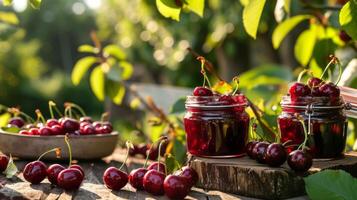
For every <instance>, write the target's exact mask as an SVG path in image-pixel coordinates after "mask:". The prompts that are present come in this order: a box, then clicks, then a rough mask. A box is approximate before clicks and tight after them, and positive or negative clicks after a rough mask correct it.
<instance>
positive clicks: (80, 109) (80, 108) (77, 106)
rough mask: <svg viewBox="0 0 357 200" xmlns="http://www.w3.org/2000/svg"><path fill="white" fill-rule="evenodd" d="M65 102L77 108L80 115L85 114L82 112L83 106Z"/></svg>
mask: <svg viewBox="0 0 357 200" xmlns="http://www.w3.org/2000/svg"><path fill="white" fill-rule="evenodd" d="M66 104H68V106H70V107H73V108H75V109H77V110H78V111H79V112H80V113H81V115H82V116H83V117H84V116H87V115H86V113H85V112H84V110H83V108H82V107H80V106H79V105H77V104H75V103H66Z"/></svg>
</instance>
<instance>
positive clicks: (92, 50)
mask: <svg viewBox="0 0 357 200" xmlns="http://www.w3.org/2000/svg"><path fill="white" fill-rule="evenodd" d="M78 51H79V52H82V53H98V49H97V48H95V47H94V46H92V45H88V44H83V45H81V46H79V47H78Z"/></svg>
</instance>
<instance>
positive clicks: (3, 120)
mask: <svg viewBox="0 0 357 200" xmlns="http://www.w3.org/2000/svg"><path fill="white" fill-rule="evenodd" d="M10 118H11V114H10V113H8V112H6V113H4V114H2V115H0V127H3V126H6V125H7V124H8V122H9V119H10Z"/></svg>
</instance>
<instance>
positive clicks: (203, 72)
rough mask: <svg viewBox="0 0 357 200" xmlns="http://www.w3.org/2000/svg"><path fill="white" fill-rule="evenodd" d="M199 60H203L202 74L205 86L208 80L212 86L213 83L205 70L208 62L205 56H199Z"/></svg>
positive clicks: (209, 85)
mask: <svg viewBox="0 0 357 200" xmlns="http://www.w3.org/2000/svg"><path fill="white" fill-rule="evenodd" d="M197 60H199V61H200V62H201V74H202V75H203V86H205V85H206V81H207V84H208V87H210V88H211V83H210V81H209V79H208V77H207V74H206V71H205V63H206V59H205V58H204V57H203V56H199V57H197Z"/></svg>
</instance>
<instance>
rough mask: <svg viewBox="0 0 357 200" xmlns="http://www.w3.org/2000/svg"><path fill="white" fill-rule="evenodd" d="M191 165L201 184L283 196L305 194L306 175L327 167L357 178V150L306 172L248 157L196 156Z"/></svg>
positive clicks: (252, 194) (259, 195) (260, 195)
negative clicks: (266, 163)
mask: <svg viewBox="0 0 357 200" xmlns="http://www.w3.org/2000/svg"><path fill="white" fill-rule="evenodd" d="M190 166H191V167H193V168H194V169H195V170H196V171H197V172H198V174H199V184H198V185H199V187H201V188H205V189H212V190H219V191H223V192H230V193H234V194H240V195H244V196H250V197H256V198H269V199H284V198H291V197H295V196H301V195H304V194H305V188H304V181H303V179H302V177H303V176H306V175H308V174H311V173H316V172H318V171H321V170H324V169H342V170H345V171H347V172H349V173H351V175H353V176H355V177H357V152H350V153H347V154H345V157H344V158H341V159H336V160H329V161H314V164H313V167H312V168H311V169H310V170H309V172H308V173H305V174H296V173H295V172H293V171H292V170H290V168H289V167H288V165H287V164H284V165H283V166H281V167H278V168H271V167H268V166H267V165H263V164H259V163H257V162H255V161H254V160H252V159H249V158H248V157H243V158H234V159H208V158H199V157H193V159H192V162H191V163H190Z"/></svg>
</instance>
